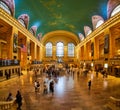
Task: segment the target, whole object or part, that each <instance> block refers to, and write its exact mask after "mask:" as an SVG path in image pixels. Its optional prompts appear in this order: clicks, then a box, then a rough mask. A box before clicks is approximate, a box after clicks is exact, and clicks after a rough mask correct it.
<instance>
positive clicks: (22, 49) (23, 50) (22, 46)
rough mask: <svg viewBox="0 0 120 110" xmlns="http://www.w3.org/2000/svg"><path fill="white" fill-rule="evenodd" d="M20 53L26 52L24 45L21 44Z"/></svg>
mask: <svg viewBox="0 0 120 110" xmlns="http://www.w3.org/2000/svg"><path fill="white" fill-rule="evenodd" d="M21 52H27V47H26V46H25V45H24V44H21Z"/></svg>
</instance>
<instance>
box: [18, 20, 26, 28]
mask: <svg viewBox="0 0 120 110" xmlns="http://www.w3.org/2000/svg"><path fill="white" fill-rule="evenodd" d="M18 21H19V22H20V23H21V24H22V25H23V26H24V27H25V23H24V21H23V20H22V19H19V20H18Z"/></svg>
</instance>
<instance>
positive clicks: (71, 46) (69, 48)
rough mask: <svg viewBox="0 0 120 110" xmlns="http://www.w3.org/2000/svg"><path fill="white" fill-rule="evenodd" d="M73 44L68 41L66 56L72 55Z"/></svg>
mask: <svg viewBox="0 0 120 110" xmlns="http://www.w3.org/2000/svg"><path fill="white" fill-rule="evenodd" d="M74 52H75V45H74V44H73V43H68V56H69V57H74Z"/></svg>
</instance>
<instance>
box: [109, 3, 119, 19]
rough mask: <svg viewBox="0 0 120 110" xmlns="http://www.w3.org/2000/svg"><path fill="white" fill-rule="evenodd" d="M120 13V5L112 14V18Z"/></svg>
mask: <svg viewBox="0 0 120 110" xmlns="http://www.w3.org/2000/svg"><path fill="white" fill-rule="evenodd" d="M118 12H120V5H118V6H117V7H116V8H115V9H114V10H113V12H112V14H111V17H112V16H114V15H115V14H117V13H118Z"/></svg>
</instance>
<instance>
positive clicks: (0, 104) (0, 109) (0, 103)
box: [0, 99, 16, 110]
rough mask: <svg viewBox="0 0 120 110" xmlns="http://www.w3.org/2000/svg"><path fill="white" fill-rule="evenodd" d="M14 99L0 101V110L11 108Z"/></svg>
mask: <svg viewBox="0 0 120 110" xmlns="http://www.w3.org/2000/svg"><path fill="white" fill-rule="evenodd" d="M15 100H16V99H13V100H12V101H0V110H7V109H10V108H11V107H12V105H13V104H14V102H15Z"/></svg>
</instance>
